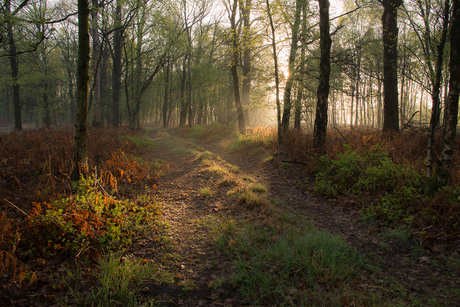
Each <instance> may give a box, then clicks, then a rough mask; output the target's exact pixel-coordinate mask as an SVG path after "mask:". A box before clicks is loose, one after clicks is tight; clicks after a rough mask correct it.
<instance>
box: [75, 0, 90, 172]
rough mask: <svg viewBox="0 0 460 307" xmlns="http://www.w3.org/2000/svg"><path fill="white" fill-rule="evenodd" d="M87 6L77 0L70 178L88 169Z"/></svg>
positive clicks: (82, 1)
mask: <svg viewBox="0 0 460 307" xmlns="http://www.w3.org/2000/svg"><path fill="white" fill-rule="evenodd" d="M88 72H89V7H88V2H87V0H78V64H77V122H76V124H75V142H74V158H73V171H72V176H71V177H72V180H74V181H77V180H79V179H80V176H81V175H82V174H86V173H87V171H88V82H89V74H88Z"/></svg>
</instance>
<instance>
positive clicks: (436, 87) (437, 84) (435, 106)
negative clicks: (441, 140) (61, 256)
mask: <svg viewBox="0 0 460 307" xmlns="http://www.w3.org/2000/svg"><path fill="white" fill-rule="evenodd" d="M449 8H450V3H449V0H446V1H445V3H444V16H443V17H444V19H443V23H442V33H441V40H440V42H439V45H438V55H437V59H436V77H435V80H434V83H433V91H432V96H431V98H432V110H431V119H430V130H429V131H428V145H427V150H426V160H427V161H426V167H425V172H426V176H427V177H431V176H432V175H433V161H434V150H433V144H434V134H435V131H436V127H437V126H438V123H439V118H440V113H441V112H440V104H441V101H440V97H439V95H440V91H441V79H442V70H443V61H444V46H445V45H446V41H447V29H448V25H449ZM422 93H423V92H422ZM420 116H421V113H420Z"/></svg>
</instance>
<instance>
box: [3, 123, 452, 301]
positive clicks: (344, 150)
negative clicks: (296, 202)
mask: <svg viewBox="0 0 460 307" xmlns="http://www.w3.org/2000/svg"><path fill="white" fill-rule="evenodd" d="M158 131H159V132H158V133H157V136H156V138H155V139H150V138H146V137H144V136H143V135H142V134H141V133H139V131H138V132H134V131H132V130H123V129H121V130H120V129H117V130H115V129H106V128H104V129H92V130H91V133H90V137H91V139H90V141H89V144H90V145H91V147H90V169H91V173H90V174H88V176H86V177H85V178H81V180H80V181H78V182H76V183H72V182H71V181H70V179H69V174H70V166H71V164H70V163H69V161H68V159H71V156H72V151H71V144H72V141H71V132H70V131H66V130H64V131H57V130H49V131H46V133H43V132H44V131H30V132H24V133H21V134H18V133H10V134H3V135H2V142H1V143H0V146H1V153H2V156H1V158H2V168H1V172H2V173H1V176H2V185H1V189H0V203H1V210H2V211H1V213H0V271H1V272H0V280H1V283H2V284H3V285H4V286H3V288H2V291H4V292H5V291H7V292H5V293H12V292H14V291H16V292H18V293H27V291H33V289H36V288H37V287H40V288H43V289H45V288H48V289H53V291H52V293H60V294H56V295H54V296H49V297H48V298H47V299H48V300H50V301H52V302H54V303H56V302H57V303H59V304H61V305H64V306H65V305H67V306H74V305H94V304H96V305H101V306H102V305H107V304H111V303H113V302H118V303H119V304H121V305H123V306H140V305H145V306H155V305H158V304H160V301H158V300H157V299H155V298H154V297H148V296H142V295H141V294H140V293H141V290H142V289H143V288H144V287H145V285H146V284H147V283H151V282H159V283H164V284H179V283H180V284H181V287H182V288H181V289H182V290H181V293H182V294H181V295H184V296H186V295H187V293H190V291H193V289H194V287H195V284H194V282H193V280H191V281H187V282H185V283H184V281H181V282H179V281H178V280H179V279H178V277H177V276H180V274H179V273H180V272H179V273H178V272H177V270H178V269H177V267H179V270H180V264H179V263H180V256H179V255H178V254H175V253H174V252H173V249H172V247H171V243H170V239H169V237H168V235H167V234H168V231H169V229H170V228H171V225H170V224H169V222H168V220H167V219H165V217H164V215H163V214H162V212H163V208H164V206H167V205H168V204H164V203H163V202H162V201H161V200H159V199H157V197H156V196H155V195H156V193H157V192H158V191H157V186H156V184H157V178H158V177H159V176H162V175H164V174H166V173H167V172H168V164H167V161H161V160H157V159H156V158H155V151H156V150H157V149H158V148H160V147H161V148H166V149H167V150H169V152H170V153H171V154H173V155H176V156H180V157H185V158H186V159H187V160H190V161H191V162H193V163H194V165H196V167H198V168H199V169H198V171H197V178H198V179H199V181H197V186H196V187H195V189H196V197H197V198H196V199H195V201H198V200H199V199H200V200H199V201H201V202H203V203H204V204H215V203H218V204H219V206H218V207H216V209H215V210H210V211H206V212H207V213H206V214H204V215H203V217H202V218H200V219H197V220H196V221H195V223H196V225H198V226H199V227H204V228H206V229H208V231H209V232H210V233H212V237H213V240H214V241H213V242H214V244H215V247H216V248H218V249H219V250H220V251H221V252H222V253H223V254H224V255H225V256H226V257H227V259H229V260H232V262H233V269H232V273H231V274H230V275H228V276H221V277H216V278H215V279H213V281H212V282H210V283H209V284H208V287H209V290H210V291H216V290H219V291H221V292H220V293H227V294H228V292H229V291H234V290H237V291H238V293H239V295H240V296H241V299H242V300H243V301H244V302H245V303H249V304H255V305H273V304H274V302H276V303H277V304H279V305H286V306H320V305H328V306H343V305H364V306H371V305H380V304H387V305H394V304H404V305H414V306H417V305H425V304H429V303H430V302H431V304H434V305H436V304H439V303H440V301H439V300H438V301H436V300H435V299H434V298H431V299H430V298H428V297H425V296H422V297H421V298H420V297H417V298H415V297H411V298H408V297H407V296H406V294H404V293H406V291H407V289H406V288H405V287H406V286H405V284H404V283H402V282H400V281H398V280H380V281H378V282H377V281H370V280H369V278H371V279H372V278H374V277H372V276H374V275H375V274H380V273H379V272H380V268H379V264H378V257H376V256H375V255H373V254H369V255H367V256H366V255H364V254H363V253H362V252H361V251H358V250H356V249H355V248H354V247H352V246H351V245H349V244H348V243H346V241H345V240H344V239H343V238H342V237H341V236H339V235H334V234H331V233H329V232H327V231H324V230H321V229H317V228H316V227H315V226H314V225H313V224H312V223H311V222H308V221H307V220H306V219H305V218H304V217H301V216H299V215H298V214H297V213H295V211H294V210H293V208H291V207H290V206H289V205H287V204H285V203H283V202H281V200H278V199H275V198H273V197H272V196H271V194H270V187H267V186H265V185H264V184H263V183H262V182H260V181H258V179H257V178H258V177H256V176H253V175H251V174H247V173H245V172H244V170H242V169H241V168H239V167H237V166H236V165H233V164H231V163H229V162H227V161H225V159H223V158H222V157H220V156H218V155H216V154H215V153H213V151H212V150H211V149H210V150H206V149H207V146H205V144H204V143H203V142H211V144H212V146H220V148H223V149H224V150H225V151H226V152H232V153H237V154H240V155H243V156H252V157H253V159H256V160H258V161H260V162H261V163H279V170H280V171H281V172H289V171H290V170H293V169H295V168H299V169H301V170H302V172H303V178H304V179H302V180H299V181H297V183H298V187H299V188H301V189H305V190H309V191H310V192H311V193H314V194H316V195H317V197H325V198H327V199H329V200H330V201H331V202H332V203H333V204H334V205H335V206H349V205H347V204H350V203H352V204H354V205H353V208H352V209H353V210H356V211H357V212H359V214H360V222H361V223H364V224H366V223H369V224H371V225H378V226H373V227H374V228H375V227H379V230H378V232H376V237H377V238H378V239H379V242H380V243H379V244H380V248H382V249H385V248H389V247H390V246H394V244H396V243H398V242H401V244H406V243H405V242H408V243H407V244H411V257H412V258H411V259H412V261H414V262H420V261H428V260H425V259H428V258H427V255H428V254H427V249H430V250H432V251H433V250H436V248H437V247H436V243H435V242H433V240H431V238H433V237H434V238H443V242H449V240H455V234H456V233H458V227H459V224H458V223H459V216H460V214H459V212H460V210H459V207H458V204H459V203H460V188H459V186H458V182H459V178H460V176H459V174H458V173H455V174H452V175H453V176H452V183H453V185H452V186H451V187H448V188H445V189H442V190H439V191H437V192H433V191H430V190H429V189H430V182H429V181H428V180H427V179H426V178H425V176H424V162H423V146H422V145H420V143H421V141H423V139H424V137H423V135H421V134H418V133H415V132H407V133H408V134H407V135H406V134H404V133H403V134H401V135H400V136H398V137H395V138H393V139H385V138H384V137H383V136H382V135H380V134H378V133H372V132H367V133H365V134H364V133H362V132H359V131H353V130H350V131H346V132H343V133H342V132H340V133H338V134H337V135H334V134H332V136H331V141H330V142H329V143H328V146H329V147H328V155H325V156H320V157H319V156H316V155H314V154H313V153H312V152H310V153H307V154H306V153H305V148H307V151H308V146H307V144H305V140H306V139H307V138H306V137H305V136H304V135H300V134H298V133H297V132H292V133H291V134H289V135H287V136H286V137H285V140H286V142H285V143H283V144H277V143H276V142H275V139H276V134H274V132H273V131H272V130H270V129H265V130H263V129H253V130H252V131H251V132H250V133H248V134H247V135H245V136H241V135H239V134H238V133H236V132H234V131H235V129H234V128H233V127H229V126H225V125H217V124H214V125H212V126H211V128H209V127H206V126H197V127H193V128H180V129H172V130H158ZM175 135H180V136H182V137H178V136H175ZM225 136H226V137H225ZM184 138H185V139H184ZM205 148H206V149H205ZM302 148H303V150H302ZM456 159H457V161H458V156H456ZM298 162H302V163H300V164H299V163H298ZM184 195H186V197H190V196H189V195H188V194H186V193H185V192H184ZM210 208H211V207H210ZM222 208H225V210H221V209H222ZM372 229H373V228H372ZM395 242H396V243H395ZM145 244H149V246H151V247H152V248H153V249H152V250H151V252H149V253H148V254H145V253H144V254H142V253H136V249H137V248H138V246H144V245H145ZM420 259H422V260H420ZM436 259H439V260H436V263H435V262H434V260H433V262H432V265H437V266H439V267H443V268H444V269H445V270H446V272H447V271H448V272H450V273H449V274H451V275H452V278H457V277H458V272H459V269H460V261H459V260H458V257H456V256H455V254H452V253H450V252H449V251H448V250H444V253H442V254H441V256H439V257H437V258H436ZM216 265H218V264H216ZM195 269H196V270H198V271H199V269H198V268H195ZM47 270H48V271H49V270H52V271H54V272H57V273H56V274H55V275H52V276H50V275H49V274H48V273H47V272H48V271H47ZM363 276H365V277H363ZM366 276H368V277H366ZM369 276H371V277H369ZM363 278H368V279H367V281H366V282H363ZM363 283H364V284H363ZM369 283H370V284H369ZM88 285H91V286H90V287H88ZM228 285H231V287H230V288H229V286H228ZM60 289H66V290H65V291H61V292H59V290H60ZM85 289H86V290H85ZM89 289H91V290H89ZM229 289H232V290H229ZM376 289H378V290H376ZM8 291H9V292H8ZM43 291H44V290H43ZM49 291H50V290H49ZM389 291H390V292H391V291H392V292H394V293H395V294H391V295H390V294H389V293H390V292H389ZM48 293H51V292H48ZM459 294H460V293H459V292H458V291H457V292H456V290H455V289H453V290H452V291H451V292H449V294H448V296H451V297H454V298H455V297H457V298H458V296H459ZM47 295H51V294H47ZM24 302H25V301H24ZM446 302H452V301H451V300H448V301H446ZM441 305H442V304H441Z"/></svg>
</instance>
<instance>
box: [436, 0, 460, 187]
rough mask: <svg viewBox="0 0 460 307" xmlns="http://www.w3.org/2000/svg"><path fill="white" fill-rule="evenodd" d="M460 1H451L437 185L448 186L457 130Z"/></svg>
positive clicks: (459, 88)
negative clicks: (448, 55) (446, 86)
mask: <svg viewBox="0 0 460 307" xmlns="http://www.w3.org/2000/svg"><path fill="white" fill-rule="evenodd" d="M459 37H460V0H453V13H452V28H451V30H450V64H449V70H450V79H449V94H448V96H447V99H446V102H445V109H444V121H445V125H444V135H443V144H442V145H443V146H442V152H441V163H440V164H439V165H438V168H437V170H436V174H437V180H438V185H440V186H446V185H449V184H450V177H451V173H452V156H453V154H454V149H455V134H456V130H457V120H458V119H457V117H458V99H459V92H460V39H459Z"/></svg>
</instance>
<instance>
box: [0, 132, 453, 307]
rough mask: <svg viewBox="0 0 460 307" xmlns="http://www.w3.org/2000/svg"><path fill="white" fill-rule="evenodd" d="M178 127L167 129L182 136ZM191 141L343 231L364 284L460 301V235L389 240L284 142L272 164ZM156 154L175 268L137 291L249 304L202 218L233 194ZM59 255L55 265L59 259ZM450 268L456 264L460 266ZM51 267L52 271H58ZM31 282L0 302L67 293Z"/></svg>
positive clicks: (143, 252) (303, 212)
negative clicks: (331, 192) (328, 193)
mask: <svg viewBox="0 0 460 307" xmlns="http://www.w3.org/2000/svg"><path fill="white" fill-rule="evenodd" d="M176 132H177V131H175V130H174V129H172V130H168V133H169V134H172V135H175V136H176V137H180V136H179V135H177V134H176ZM148 137H149V138H150V139H155V138H157V137H158V131H156V130H153V131H150V132H149V134H148ZM193 142H195V143H197V144H198V145H199V146H202V147H203V148H204V149H205V150H207V151H210V152H212V153H213V154H214V155H216V156H220V157H221V158H223V159H224V160H226V161H227V162H229V163H231V164H233V165H236V166H238V167H239V169H240V170H241V172H242V173H244V174H249V175H250V176H252V177H253V178H256V180H257V181H259V182H260V183H261V184H263V185H265V186H266V187H268V189H269V193H270V195H271V198H272V199H274V200H275V202H276V203H278V205H279V206H283V208H284V209H286V210H290V211H291V212H293V214H296V215H298V216H299V217H302V218H301V219H299V220H304V219H305V218H307V219H308V220H310V221H311V222H312V223H314V225H315V226H316V227H317V228H320V229H324V230H327V231H330V232H332V233H335V234H339V235H341V236H343V237H344V238H345V240H346V241H347V242H349V243H350V244H351V245H353V246H354V247H355V248H356V249H357V250H358V251H359V252H360V253H362V254H364V255H366V256H367V257H368V258H369V259H370V262H371V263H374V264H375V266H376V267H378V268H379V269H374V270H366V271H365V272H366V273H363V274H362V276H361V280H360V282H361V284H360V285H359V287H360V288H362V289H366V288H367V289H371V291H372V289H375V291H380V292H383V293H385V295H386V296H387V297H398V298H402V299H403V300H404V298H405V297H409V296H410V297H413V298H414V299H415V300H417V299H418V298H422V297H423V298H425V297H426V296H427V295H429V296H430V297H432V299H433V302H437V304H435V305H446V306H452V305H455V303H454V304H453V303H452V302H458V297H455V296H454V295H455V294H452V291H450V290H452V289H457V291H456V293H457V295H458V293H459V291H458V289H460V279H458V276H459V275H460V272H452V271H450V272H449V271H448V270H449V267H448V266H446V265H445V262H446V260H445V259H450V258H449V257H447V258H446V253H448V254H447V256H458V253H459V249H458V247H459V246H460V245H459V243H460V239H459V238H458V237H457V238H456V239H455V240H453V241H452V240H451V241H449V242H448V243H445V244H443V243H444V242H442V241H440V242H437V244H428V243H427V242H425V241H423V239H422V238H421V237H419V236H417V235H416V234H414V235H412V236H411V237H410V238H409V239H408V240H407V241H398V240H388V239H384V238H383V235H382V231H383V230H384V229H385V226H386V225H383V224H366V223H362V222H360V218H361V215H360V213H359V210H360V209H361V206H362V204H361V203H359V202H357V201H355V200H351V199H349V198H345V197H344V198H343V199H337V200H328V199H323V198H320V197H317V196H315V195H313V194H312V193H311V192H310V191H309V189H308V185H309V183H311V182H312V180H313V179H312V178H309V177H308V175H307V170H309V169H310V168H311V166H310V165H308V163H298V162H292V161H294V158H293V157H289V156H288V155H287V154H286V153H285V152H284V151H283V150H282V148H278V149H276V150H275V151H273V152H270V153H269V154H270V155H273V159H272V160H271V161H270V162H262V159H261V155H257V156H251V155H247V154H245V153H229V152H226V151H224V150H223V149H222V148H221V147H220V146H219V144H218V143H216V142H206V141H199V140H193ZM153 156H154V157H153V158H154V159H161V160H163V161H165V163H167V164H169V170H168V171H167V172H166V174H165V175H163V176H161V177H160V178H159V180H158V184H157V189H156V190H155V191H153V192H152V193H154V194H155V196H156V197H157V199H158V200H159V201H160V202H163V203H164V204H165V206H164V208H163V212H164V218H165V220H167V221H168V222H169V224H170V231H169V233H168V236H169V238H170V244H169V246H170V247H169V248H170V250H169V251H168V253H169V254H171V255H176V256H174V268H173V269H174V272H175V273H174V278H175V283H174V284H170V283H150V284H148V285H146V286H145V288H144V289H143V290H142V291H141V292H140V294H139V295H140V300H141V301H146V300H150V299H152V298H156V299H157V300H158V301H159V302H160V305H161V306H245V305H247V306H250V305H251V302H247V301H245V300H244V298H243V297H242V296H240V294H239V293H238V292H237V291H236V289H234V288H233V287H232V285H231V284H230V282H229V276H231V274H232V272H233V269H234V268H233V266H232V259H229V257H228V256H227V255H225V254H223V253H222V252H221V251H220V250H219V249H218V248H217V246H216V240H215V235H214V234H213V233H212V231H210V229H209V228H208V227H203V226H202V225H201V224H200V221H203V220H204V219H206V217H207V216H208V215H209V214H210V213H215V212H222V214H227V213H228V211H230V209H231V203H230V202H231V200H229V199H228V197H227V198H226V197H222V195H224V194H225V190H222V191H218V192H217V194H216V195H215V196H214V197H212V198H206V197H204V196H203V195H200V192H199V189H200V188H202V187H203V186H204V185H205V184H204V181H203V180H202V178H203V173H202V167H201V166H200V165H201V164H200V163H201V162H200V161H199V160H197V159H190V156H189V155H177V154H172V152H171V150H170V149H168V148H161V147H156V148H155V149H154V154H153ZM283 161H291V163H286V162H283ZM232 214H233V212H232ZM155 248H156V247H155ZM155 248H154V247H152V246H151V245H149V243H148V242H147V243H145V244H138V245H137V246H136V248H135V249H134V251H132V253H133V254H134V255H137V256H143V257H146V258H148V256H149V253H152V251H153V252H154V250H155ZM417 248H423V253H420V255H416V254H415V251H416V249H417ZM457 259H458V258H457ZM55 261H56V263H57V262H58V261H59V259H56V260H55ZM36 265H37V266H39V265H40V263H37V264H36ZM48 265H49V264H48ZM50 266H51V265H50ZM55 267H56V266H54V268H55ZM453 268H456V269H457V270H458V268H459V266H458V265H457V266H453ZM43 271H46V270H45V269H44V270H43ZM49 271H50V272H49V273H50V274H54V275H55V274H58V275H59V274H60V273H59V272H55V271H54V272H52V271H51V269H50V270H49ZM88 274H89V273H88ZM88 278H90V277H88ZM395 281H396V282H397V283H399V284H400V285H402V286H403V288H405V290H404V291H403V290H401V291H400V292H399V293H391V292H393V291H394V289H392V287H391V286H389V285H391V284H392V282H395ZM81 285H83V286H85V285H86V291H89V290H88V288H89V289H90V288H91V286H94V285H95V284H94V282H93V281H89V280H88V281H87V282H85V281H83V283H82V284H81ZM34 287H35V288H34V289H32V288H29V289H28V291H32V292H33V293H26V294H24V293H21V292H20V291H19V290H18V291H15V290H14V289H10V290H9V291H2V292H1V293H3V294H5V295H7V296H8V297H5V298H3V299H1V298H0V305H2V304H3V305H4V306H32V305H33V306H52V305H55V306H58V304H56V300H55V299H54V298H59V297H64V296H65V295H67V294H68V293H66V292H65V291H64V289H61V290H59V289H56V288H53V287H52V285H48V286H43V283H42V284H40V283H39V284H38V285H36V286H34ZM3 290H5V289H3ZM59 291H61V292H62V293H60V292H59ZM82 291H83V290H82ZM387 291H388V292H389V293H386V292H387ZM25 297H27V299H25ZM31 302H33V304H32V303H31ZM443 302H446V303H443Z"/></svg>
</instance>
